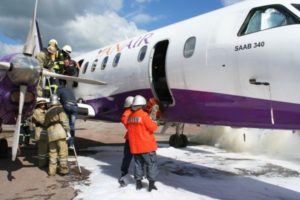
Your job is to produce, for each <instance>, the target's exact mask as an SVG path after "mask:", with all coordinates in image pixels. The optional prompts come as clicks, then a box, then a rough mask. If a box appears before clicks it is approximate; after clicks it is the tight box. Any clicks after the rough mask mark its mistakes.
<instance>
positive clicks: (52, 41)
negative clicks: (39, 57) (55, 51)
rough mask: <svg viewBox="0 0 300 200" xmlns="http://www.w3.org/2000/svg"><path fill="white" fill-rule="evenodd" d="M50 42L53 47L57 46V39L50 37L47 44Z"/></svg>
mask: <svg viewBox="0 0 300 200" xmlns="http://www.w3.org/2000/svg"><path fill="white" fill-rule="evenodd" d="M51 44H54V46H55V47H57V46H58V43H57V40H56V39H51V40H49V42H48V46H50V45H51Z"/></svg>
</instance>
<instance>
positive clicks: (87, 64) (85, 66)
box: [82, 62, 89, 74]
mask: <svg viewBox="0 0 300 200" xmlns="http://www.w3.org/2000/svg"><path fill="white" fill-rule="evenodd" d="M88 66H89V62H86V63H85V64H84V66H83V69H82V74H85V73H86V70H87V68H88Z"/></svg>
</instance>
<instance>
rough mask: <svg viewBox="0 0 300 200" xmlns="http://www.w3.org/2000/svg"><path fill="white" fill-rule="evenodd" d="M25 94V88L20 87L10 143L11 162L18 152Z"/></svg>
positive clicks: (24, 86) (23, 86)
mask: <svg viewBox="0 0 300 200" xmlns="http://www.w3.org/2000/svg"><path fill="white" fill-rule="evenodd" d="M26 92H27V86H26V85H21V86H20V99H19V113H18V118H17V122H16V128H15V133H14V137H13V143H12V160H13V161H15V160H16V157H17V152H18V146H19V138H20V128H21V121H22V111H23V106H24V101H25V94H26Z"/></svg>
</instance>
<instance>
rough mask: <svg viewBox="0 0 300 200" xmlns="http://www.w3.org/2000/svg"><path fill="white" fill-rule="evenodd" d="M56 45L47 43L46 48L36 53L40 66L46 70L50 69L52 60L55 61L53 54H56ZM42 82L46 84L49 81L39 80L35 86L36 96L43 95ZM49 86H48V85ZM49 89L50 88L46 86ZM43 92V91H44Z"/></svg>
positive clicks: (52, 63)
mask: <svg viewBox="0 0 300 200" xmlns="http://www.w3.org/2000/svg"><path fill="white" fill-rule="evenodd" d="M56 51H57V49H56V47H55V46H52V45H49V46H48V47H47V48H46V50H42V51H41V52H39V53H38V54H37V55H36V59H37V60H38V62H39V64H40V66H41V68H46V69H48V70H51V69H52V67H53V65H54V61H55V59H54V58H55V54H56ZM44 84H48V85H49V83H47V82H46V83H44V82H43V80H42V79H40V80H39V83H38V86H37V96H38V97H42V96H45V94H43V85H44ZM48 87H49V86H48ZM48 89H50V88H48ZM44 92H45V91H44Z"/></svg>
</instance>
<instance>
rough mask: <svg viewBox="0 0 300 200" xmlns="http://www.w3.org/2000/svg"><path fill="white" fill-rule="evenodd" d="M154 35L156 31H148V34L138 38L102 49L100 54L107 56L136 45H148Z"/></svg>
mask: <svg viewBox="0 0 300 200" xmlns="http://www.w3.org/2000/svg"><path fill="white" fill-rule="evenodd" d="M153 35H154V33H148V34H146V35H143V36H140V37H139V38H138V39H133V40H130V41H129V42H128V43H125V44H121V43H117V44H115V45H113V46H111V47H107V48H104V49H100V50H99V52H98V55H103V54H104V55H106V56H109V55H111V54H112V53H115V52H121V51H122V50H123V49H125V48H128V49H134V48H136V47H140V46H143V45H147V44H149V43H150V41H149V40H150V38H151V37H152V36H153Z"/></svg>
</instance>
